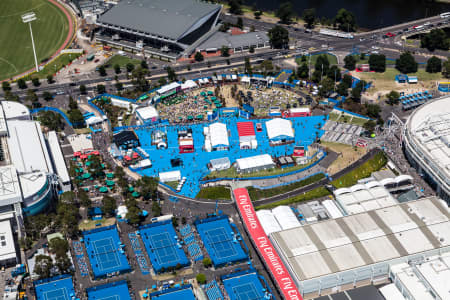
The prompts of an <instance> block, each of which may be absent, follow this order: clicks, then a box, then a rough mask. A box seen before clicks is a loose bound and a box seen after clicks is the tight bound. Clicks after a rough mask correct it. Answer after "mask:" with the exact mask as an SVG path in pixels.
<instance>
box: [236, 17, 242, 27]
mask: <svg viewBox="0 0 450 300" xmlns="http://www.w3.org/2000/svg"><path fill="white" fill-rule="evenodd" d="M236 27H237V28H239V29H244V20H242V18H241V17H239V18H237V21H236Z"/></svg>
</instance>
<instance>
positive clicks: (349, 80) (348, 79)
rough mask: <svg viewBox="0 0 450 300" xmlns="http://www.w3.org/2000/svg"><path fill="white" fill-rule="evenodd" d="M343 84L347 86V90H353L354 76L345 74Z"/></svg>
mask: <svg viewBox="0 0 450 300" xmlns="http://www.w3.org/2000/svg"><path fill="white" fill-rule="evenodd" d="M342 83H343V84H344V85H345V87H346V88H347V89H349V88H351V87H352V84H353V78H352V76H350V75H348V74H344V76H343V77H342Z"/></svg>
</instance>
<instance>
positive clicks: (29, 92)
mask: <svg viewBox="0 0 450 300" xmlns="http://www.w3.org/2000/svg"><path fill="white" fill-rule="evenodd" d="M25 99H26V100H27V101H30V102H37V101H38V100H39V98H38V96H37V95H36V93H35V92H34V91H33V90H30V89H29V90H27V96H26V97H25Z"/></svg>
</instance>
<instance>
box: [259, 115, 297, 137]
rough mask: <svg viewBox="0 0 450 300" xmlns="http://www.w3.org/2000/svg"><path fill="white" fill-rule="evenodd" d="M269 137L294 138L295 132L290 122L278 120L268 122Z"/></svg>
mask: <svg viewBox="0 0 450 300" xmlns="http://www.w3.org/2000/svg"><path fill="white" fill-rule="evenodd" d="M266 128H267V135H268V136H269V139H270V140H271V139H276V138H280V137H290V138H293V137H294V130H293V129H292V123H291V121H290V120H286V119H281V118H276V119H272V120H270V121H267V122H266Z"/></svg>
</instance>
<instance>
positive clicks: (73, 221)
mask: <svg viewBox="0 0 450 300" xmlns="http://www.w3.org/2000/svg"><path fill="white" fill-rule="evenodd" d="M56 214H57V216H56V223H57V224H58V225H59V227H60V230H61V231H62V232H63V233H64V234H66V235H68V236H75V235H76V234H77V233H78V219H79V209H78V207H77V206H75V204H73V203H65V202H60V203H59V204H58V207H57V209H56Z"/></svg>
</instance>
